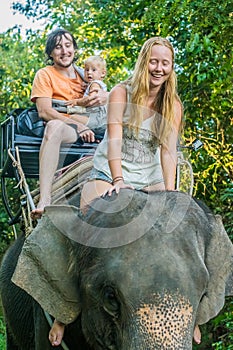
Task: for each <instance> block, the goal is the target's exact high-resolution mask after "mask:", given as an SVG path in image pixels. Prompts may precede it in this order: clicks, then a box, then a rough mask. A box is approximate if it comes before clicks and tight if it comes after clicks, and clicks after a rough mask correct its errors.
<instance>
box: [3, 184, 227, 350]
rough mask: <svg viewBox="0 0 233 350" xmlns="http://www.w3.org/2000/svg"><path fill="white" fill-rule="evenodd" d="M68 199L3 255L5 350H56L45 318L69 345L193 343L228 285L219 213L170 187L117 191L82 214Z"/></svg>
mask: <svg viewBox="0 0 233 350" xmlns="http://www.w3.org/2000/svg"><path fill="white" fill-rule="evenodd" d="M73 204H74V203H73ZM73 204H72V205H71V204H67V205H51V206H48V207H46V210H45V213H44V215H43V216H42V218H41V219H40V220H39V221H38V224H37V226H36V228H35V229H34V230H33V232H32V233H31V234H30V235H29V236H28V237H26V238H25V236H24V235H22V236H21V237H19V238H18V239H17V240H16V241H15V243H14V244H13V245H12V246H11V247H10V248H9V250H8V252H7V253H6V255H5V257H4V259H3V261H2V265H1V270H0V292H1V298H2V305H3V309H4V314H5V320H6V327H7V350H32V349H35V350H49V349H54V348H53V347H52V346H51V344H50V343H49V341H48V332H49V329H50V326H49V324H48V322H47V320H46V314H49V315H51V316H52V319H53V318H56V319H58V320H59V321H61V322H63V323H65V324H66V328H65V335H64V341H65V343H66V345H67V346H68V348H69V349H70V350H73V349H76V350H78V349H80V350H81V349H82V350H142V349H144V350H152V349H153V350H157V349H159V350H190V349H192V337H193V330H194V326H195V325H196V324H199V325H201V324H204V323H206V322H208V321H209V320H210V319H211V318H214V317H215V316H216V315H217V314H218V313H219V311H220V310H221V309H222V307H223V306H224V302H225V297H226V296H227V295H229V294H230V293H231V291H232V271H233V267H232V266H233V264H232V262H233V245H232V243H231V241H230V239H229V238H228V236H227V234H226V232H225V230H224V227H223V224H222V221H221V218H220V217H219V216H215V215H213V214H212V213H211V212H210V210H209V209H208V208H207V207H206V206H205V205H203V204H202V203H199V202H198V201H197V200H195V199H194V198H192V197H191V196H189V195H188V194H185V193H182V192H176V191H163V192H154V193H145V192H142V191H136V190H130V189H124V190H122V191H120V193H119V194H118V195H116V194H113V195H112V196H111V197H109V196H106V197H104V198H98V199H96V200H95V201H94V202H93V204H92V205H91V207H90V208H89V210H88V211H87V212H86V213H85V214H84V213H83V212H81V211H80V209H79V208H78V206H74V205H73ZM58 349H62V347H61V346H59V347H58Z"/></svg>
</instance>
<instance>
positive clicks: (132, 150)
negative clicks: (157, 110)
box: [94, 94, 164, 190]
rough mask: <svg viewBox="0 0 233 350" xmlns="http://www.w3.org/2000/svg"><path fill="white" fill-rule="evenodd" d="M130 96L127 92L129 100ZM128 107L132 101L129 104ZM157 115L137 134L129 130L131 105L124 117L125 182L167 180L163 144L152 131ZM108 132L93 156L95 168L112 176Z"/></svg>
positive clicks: (144, 184)
mask: <svg viewBox="0 0 233 350" xmlns="http://www.w3.org/2000/svg"><path fill="white" fill-rule="evenodd" d="M129 99H130V96H129V94H128V101H129ZM128 106H129V104H128ZM154 117H155V116H154V115H153V116H151V117H149V118H148V119H145V120H144V121H143V122H142V125H141V128H140V130H139V133H138V136H135V135H134V132H133V130H132V129H129V127H128V125H127V120H128V118H129V108H126V112H125V114H124V117H123V136H122V148H121V155H122V158H121V159H122V160H121V166H122V175H123V177H124V182H125V183H128V184H131V185H132V186H133V187H134V188H135V189H137V190H140V189H143V188H144V187H147V186H150V185H154V184H157V183H160V182H164V180H163V175H162V168H161V162H160V146H159V143H158V140H157V139H156V137H155V136H154V134H153V132H152V128H151V126H152V122H153V119H154ZM107 149H108V133H107V131H106V132H105V135H104V139H103V140H102V141H101V143H100V144H99V145H98V147H97V149H96V152H95V155H94V168H95V169H96V170H98V171H101V172H103V173H104V174H106V175H107V176H108V177H110V178H112V175H111V171H110V168H109V165H108V156H107Z"/></svg>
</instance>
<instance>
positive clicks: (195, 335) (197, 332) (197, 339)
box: [193, 325, 201, 344]
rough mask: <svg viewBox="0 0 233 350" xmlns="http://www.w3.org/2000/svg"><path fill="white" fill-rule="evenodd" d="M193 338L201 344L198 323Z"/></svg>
mask: <svg viewBox="0 0 233 350" xmlns="http://www.w3.org/2000/svg"><path fill="white" fill-rule="evenodd" d="M193 339H194V341H195V343H196V344H201V331H200V328H199V326H198V325H196V326H195V328H194V332H193Z"/></svg>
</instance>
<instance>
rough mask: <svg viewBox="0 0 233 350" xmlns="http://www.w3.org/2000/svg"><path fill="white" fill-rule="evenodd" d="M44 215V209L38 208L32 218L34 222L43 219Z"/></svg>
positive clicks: (32, 212)
mask: <svg viewBox="0 0 233 350" xmlns="http://www.w3.org/2000/svg"><path fill="white" fill-rule="evenodd" d="M43 213H44V208H43V209H42V208H36V209H33V210H32V211H31V213H30V216H31V218H32V219H33V220H38V219H40V218H41V216H42V215H43Z"/></svg>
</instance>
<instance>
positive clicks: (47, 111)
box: [36, 97, 95, 142]
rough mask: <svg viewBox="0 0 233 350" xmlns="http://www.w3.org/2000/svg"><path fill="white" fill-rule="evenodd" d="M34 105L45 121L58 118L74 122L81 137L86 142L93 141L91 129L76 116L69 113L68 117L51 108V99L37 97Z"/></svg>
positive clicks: (69, 122) (68, 122) (65, 121)
mask: <svg viewBox="0 0 233 350" xmlns="http://www.w3.org/2000/svg"><path fill="white" fill-rule="evenodd" d="M36 107H37V110H38V113H39V116H40V118H42V119H44V120H45V121H47V122H48V121H50V120H54V119H58V120H61V121H63V122H64V123H66V124H76V125H77V131H78V133H81V137H82V138H83V139H84V140H85V141H88V142H94V141H95V135H94V133H93V131H91V130H90V129H89V128H87V126H86V125H84V124H82V123H80V122H78V121H77V118H76V117H75V114H74V115H70V116H69V117H68V116H66V115H64V114H63V113H59V112H58V111H56V110H55V109H53V108H52V100H51V99H50V98H48V97H38V98H37V99H36Z"/></svg>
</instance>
